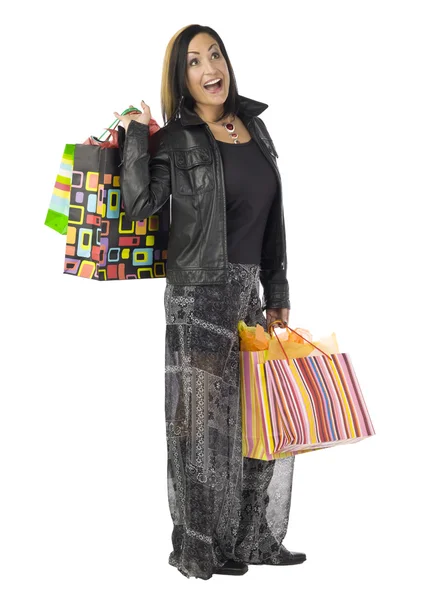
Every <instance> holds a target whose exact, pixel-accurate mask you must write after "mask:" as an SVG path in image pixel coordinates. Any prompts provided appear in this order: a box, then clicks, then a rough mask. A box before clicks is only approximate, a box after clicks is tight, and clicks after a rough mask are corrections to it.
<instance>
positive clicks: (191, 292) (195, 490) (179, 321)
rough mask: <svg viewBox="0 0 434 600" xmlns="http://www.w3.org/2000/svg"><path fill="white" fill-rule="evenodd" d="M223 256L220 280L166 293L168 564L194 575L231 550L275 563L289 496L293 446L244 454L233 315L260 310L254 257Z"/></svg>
mask: <svg viewBox="0 0 434 600" xmlns="http://www.w3.org/2000/svg"><path fill="white" fill-rule="evenodd" d="M228 266H229V281H228V283H227V284H224V285H174V284H169V283H166V289H165V293H164V305H165V313H166V349H165V363H166V364H165V412H166V432H167V450H168V462H167V484H168V499H169V507H170V513H171V516H172V520H173V533H172V543H173V551H172V552H171V553H170V556H169V564H170V565H172V566H174V567H176V568H177V569H178V570H179V571H180V572H181V573H182V574H183V575H184V576H186V577H197V578H200V579H209V578H210V577H212V574H213V572H214V571H215V570H216V569H217V568H218V567H220V566H222V565H223V564H224V563H225V561H226V560H228V559H230V558H231V559H234V560H241V561H244V562H246V563H248V564H260V563H261V562H263V561H264V560H265V559H269V560H271V561H272V562H274V563H278V562H279V556H280V553H281V552H282V549H284V550H285V548H284V546H283V545H282V540H283V538H284V537H285V535H286V532H287V526H288V519H289V510H290V504H291V491H292V479H293V468H294V456H289V457H287V458H283V459H277V460H273V461H262V460H256V459H252V458H247V457H243V456H242V445H241V434H242V429H241V427H242V422H241V406H240V386H239V377H240V368H239V335H238V330H237V324H238V321H239V320H244V321H245V322H246V324H247V325H255V324H256V323H259V324H260V325H262V326H263V327H264V328H266V318H265V316H264V313H263V311H262V310H261V299H260V297H259V266H258V265H255V264H239V263H229V265H228Z"/></svg>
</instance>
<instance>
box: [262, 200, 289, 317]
mask: <svg viewBox="0 0 434 600" xmlns="http://www.w3.org/2000/svg"><path fill="white" fill-rule="evenodd" d="M282 219H283V234H284V236H283V245H284V260H283V265H282V266H281V268H280V269H276V268H264V266H262V265H261V268H260V270H259V279H260V281H261V285H262V287H263V289H264V294H263V302H262V307H261V308H262V310H263V311H264V310H266V309H267V308H291V302H290V299H289V284H288V279H287V277H286V270H287V257H286V232H285V215H284V209H283V205H282ZM267 225H268V224H267ZM273 243H274V240H273V232H272V231H271V229H270V227H268V226H267V227H266V229H265V234H264V241H263V247H264V245H268V248H270V245H272V244H273ZM265 266H267V265H265Z"/></svg>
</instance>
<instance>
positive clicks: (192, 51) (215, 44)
mask: <svg viewBox="0 0 434 600" xmlns="http://www.w3.org/2000/svg"><path fill="white" fill-rule="evenodd" d="M213 46H217V43H216V42H214V44H211V46H210V47H209V48H208V52H209V51H210V50H211V48H212V47H213ZM217 47H218V46H217ZM187 54H200V52H195V51H194V50H190V52H187Z"/></svg>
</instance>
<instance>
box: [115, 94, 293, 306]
mask: <svg viewBox="0 0 434 600" xmlns="http://www.w3.org/2000/svg"><path fill="white" fill-rule="evenodd" d="M239 99H240V108H239V112H238V116H239V117H240V119H241V120H242V121H243V123H244V124H245V126H246V127H247V129H248V130H249V132H250V135H251V137H253V138H254V139H255V140H256V142H257V143H258V144H259V147H260V148H261V150H262V151H263V153H264V155H265V156H266V158H267V159H268V160H269V161H270V163H271V165H272V166H273V168H274V170H275V172H276V175H277V179H278V191H277V194H276V197H275V199H274V202H273V204H272V207H271V209H270V213H269V217H268V221H267V224H266V227H265V233H264V239H263V243H262V256H261V263H260V271H259V277H260V281H261V284H262V287H263V289H264V295H263V302H262V310H265V309H266V308H285V307H287V308H290V301H289V286H288V281H287V278H286V238H285V220H284V211H283V200H282V182H281V178H280V173H279V169H278V166H277V160H276V159H277V158H278V154H277V152H276V149H275V147H274V144H273V141H272V139H271V137H270V135H269V133H268V131H267V128H266V126H265V124H264V122H263V121H262V119H260V118H259V116H258V115H259V114H261V113H262V112H263V111H264V110H265V109H266V108H267V107H268V104H265V103H263V102H258V101H256V100H253V99H251V98H246V97H245V96H239ZM118 129H119V147H120V152H121V158H122V162H121V192H122V195H123V201H124V206H125V213H126V217H127V218H128V219H130V220H131V221H140V220H142V219H145V218H146V217H149V216H151V215H153V214H155V213H156V212H157V211H158V210H159V209H160V208H161V207H162V206H163V204H164V203H165V202H166V201H167V200H169V198H170V196H171V198H172V206H171V209H172V215H171V223H170V233H169V244H168V249H167V263H166V276H167V281H168V283H171V284H180V285H197V284H201V285H203V284H219V283H226V282H227V277H228V271H227V262H228V258H227V245H226V197H225V184H224V171H223V162H222V158H221V154H220V149H219V147H218V144H217V142H216V140H215V138H214V136H213V134H212V132H211V130H210V128H209V126H208V124H207V123H205V122H204V121H202V119H201V118H200V117H199V116H198V115H197V114H196V112H195V111H193V110H190V109H188V107H186V106H185V105H184V104H183V103H182V104H181V106H180V109H179V113H178V115H177V118H176V119H175V120H173V121H171V122H168V123H167V124H166V125H165V126H164V127H162V128H161V129H159V130H158V131H157V132H156V133H155V134H153V135H152V136H149V126H148V125H144V124H143V123H138V122H137V121H132V122H131V123H130V125H129V126H128V130H127V132H126V133H125V129H124V128H123V127H119V128H118ZM248 217H249V216H248V215H246V218H248Z"/></svg>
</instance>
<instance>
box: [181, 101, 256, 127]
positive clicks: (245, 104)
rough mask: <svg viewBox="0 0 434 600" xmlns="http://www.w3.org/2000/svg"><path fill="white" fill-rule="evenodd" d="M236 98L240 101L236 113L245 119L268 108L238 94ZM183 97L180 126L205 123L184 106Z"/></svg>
mask: <svg viewBox="0 0 434 600" xmlns="http://www.w3.org/2000/svg"><path fill="white" fill-rule="evenodd" d="M238 98H239V101H240V106H239V110H238V113H239V114H240V115H244V116H245V117H248V118H250V117H256V116H258V115H260V114H261V113H262V112H263V111H264V110H265V109H266V108H268V104H265V102H259V100H253V98H247V97H246V96H241V95H240V94H238ZM184 100H185V97H183V98H182V101H181V104H180V107H179V114H180V120H181V125H183V126H185V125H201V124H203V123H204V122H205V121H202V119H201V118H200V117H199V115H198V114H197V113H196V112H195V111H194V110H193V109H190V108H188V107H187V106H185V104H184Z"/></svg>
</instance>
